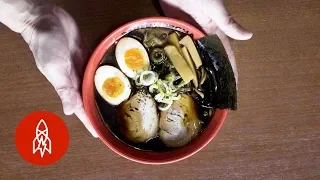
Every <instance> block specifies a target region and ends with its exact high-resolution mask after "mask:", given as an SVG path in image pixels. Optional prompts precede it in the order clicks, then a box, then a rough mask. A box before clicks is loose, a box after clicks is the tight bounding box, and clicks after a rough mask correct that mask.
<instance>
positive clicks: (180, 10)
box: [160, 0, 252, 83]
mask: <svg viewBox="0 0 320 180" xmlns="http://www.w3.org/2000/svg"><path fill="white" fill-rule="evenodd" d="M160 5H161V7H162V9H163V11H164V13H165V14H166V15H167V16H171V17H175V18H178V19H182V20H185V21H188V22H189V23H192V24H197V25H199V26H200V27H201V28H202V29H203V30H204V31H205V32H206V33H207V34H217V35H218V37H219V38H220V39H221V41H222V43H223V45H224V47H225V49H226V51H227V54H228V57H229V60H230V63H231V65H232V68H233V71H234V74H235V77H236V82H237V83H238V71H237V66H236V61H235V57H234V54H233V51H232V49H231V45H230V41H229V38H228V37H227V36H229V37H231V38H233V39H237V40H248V39H250V38H251V37H252V33H251V32H249V31H247V30H245V29H244V28H243V27H242V26H241V25H239V24H238V23H237V22H236V21H235V20H234V19H233V18H232V17H231V15H230V14H229V13H228V12H227V10H226V9H225V7H224V4H223V0H160ZM226 35H227V36H226Z"/></svg>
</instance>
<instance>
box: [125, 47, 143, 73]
mask: <svg viewBox="0 0 320 180" xmlns="http://www.w3.org/2000/svg"><path fill="white" fill-rule="evenodd" d="M124 59H125V63H126V65H127V66H128V68H130V69H131V70H139V69H143V68H144V59H143V54H142V52H141V50H139V49H138V48H132V49H129V50H127V51H126V52H125V54H124Z"/></svg>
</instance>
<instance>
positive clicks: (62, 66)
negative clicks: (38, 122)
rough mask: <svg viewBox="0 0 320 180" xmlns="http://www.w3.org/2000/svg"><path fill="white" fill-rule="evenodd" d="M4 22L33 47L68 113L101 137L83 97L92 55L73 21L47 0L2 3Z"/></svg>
mask: <svg viewBox="0 0 320 180" xmlns="http://www.w3.org/2000/svg"><path fill="white" fill-rule="evenodd" d="M0 22H2V23H3V24H5V25H6V26H8V27H9V28H10V29H11V30H13V31H15V32H17V33H21V35H22V37H23V38H24V40H25V41H26V42H27V43H28V44H29V47H30V50H31V51H32V53H33V55H34V58H35V61H36V65H37V67H38V68H39V70H40V71H41V73H42V74H43V75H44V76H45V77H46V78H47V79H48V81H49V82H50V83H51V84H52V85H53V87H54V88H55V90H56V91H57V93H58V95H59V96H60V99H61V101H62V105H63V111H64V113H65V114H66V115H71V114H75V115H76V116H77V117H78V118H79V119H80V120H81V121H82V123H83V124H84V125H85V127H86V128H87V129H88V130H89V132H90V133H91V134H92V135H93V136H94V137H98V135H97V133H96V132H95V131H94V129H93V127H92V126H91V124H90V122H89V119H88V117H87V115H86V113H85V111H84V108H83V103H82V98H81V95H80V88H81V87H80V83H81V79H82V78H81V77H80V75H82V74H83V70H84V68H85V67H84V61H85V58H87V57H88V52H87V50H86V48H85V47H84V45H83V43H82V40H81V38H80V34H79V31H78V28H77V25H76V23H75V21H74V20H73V18H72V17H71V16H70V15H69V14H68V13H67V12H65V11H64V10H63V9H61V8H59V7H56V6H54V5H52V4H49V3H48V2H46V1H44V0H32V1H30V0H0Z"/></svg>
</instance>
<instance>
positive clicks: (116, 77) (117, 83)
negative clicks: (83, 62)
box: [94, 65, 131, 105]
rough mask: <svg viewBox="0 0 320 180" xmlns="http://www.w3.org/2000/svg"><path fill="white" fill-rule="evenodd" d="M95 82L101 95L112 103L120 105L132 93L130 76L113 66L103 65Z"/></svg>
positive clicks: (96, 75)
mask: <svg viewBox="0 0 320 180" xmlns="http://www.w3.org/2000/svg"><path fill="white" fill-rule="evenodd" d="M94 83H95V86H96V89H97V91H98V93H99V94H100V96H102V98H103V99H104V100H106V101H107V102H108V103H109V104H111V105H119V104H120V103H121V102H123V101H125V100H127V99H128V98H129V96H130V93H131V85H130V82H129V80H128V78H127V77H126V76H125V75H124V74H123V73H122V72H121V71H120V70H119V69H117V68H115V67H113V66H108V65H105V66H101V67H99V68H98V69H97V71H96V74H95V76H94Z"/></svg>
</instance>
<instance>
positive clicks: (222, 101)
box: [195, 35, 237, 110]
mask: <svg viewBox="0 0 320 180" xmlns="http://www.w3.org/2000/svg"><path fill="white" fill-rule="evenodd" d="M195 44H196V47H197V49H198V52H199V54H200V57H201V59H202V63H203V67H204V68H205V69H206V72H207V73H209V74H211V75H213V77H212V78H213V79H215V81H216V82H214V83H216V89H215V90H212V92H213V94H212V100H213V102H212V103H213V106H214V107H216V108H219V109H231V110H236V109H237V87H236V86H237V85H236V80H235V77H234V73H233V70H232V66H231V64H230V61H229V59H228V55H227V53H226V51H225V49H224V47H223V44H222V42H221V41H220V39H219V37H218V36H216V35H211V36H206V37H204V38H201V39H199V40H197V41H195ZM212 72H213V73H212ZM211 80H212V79H211Z"/></svg>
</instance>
